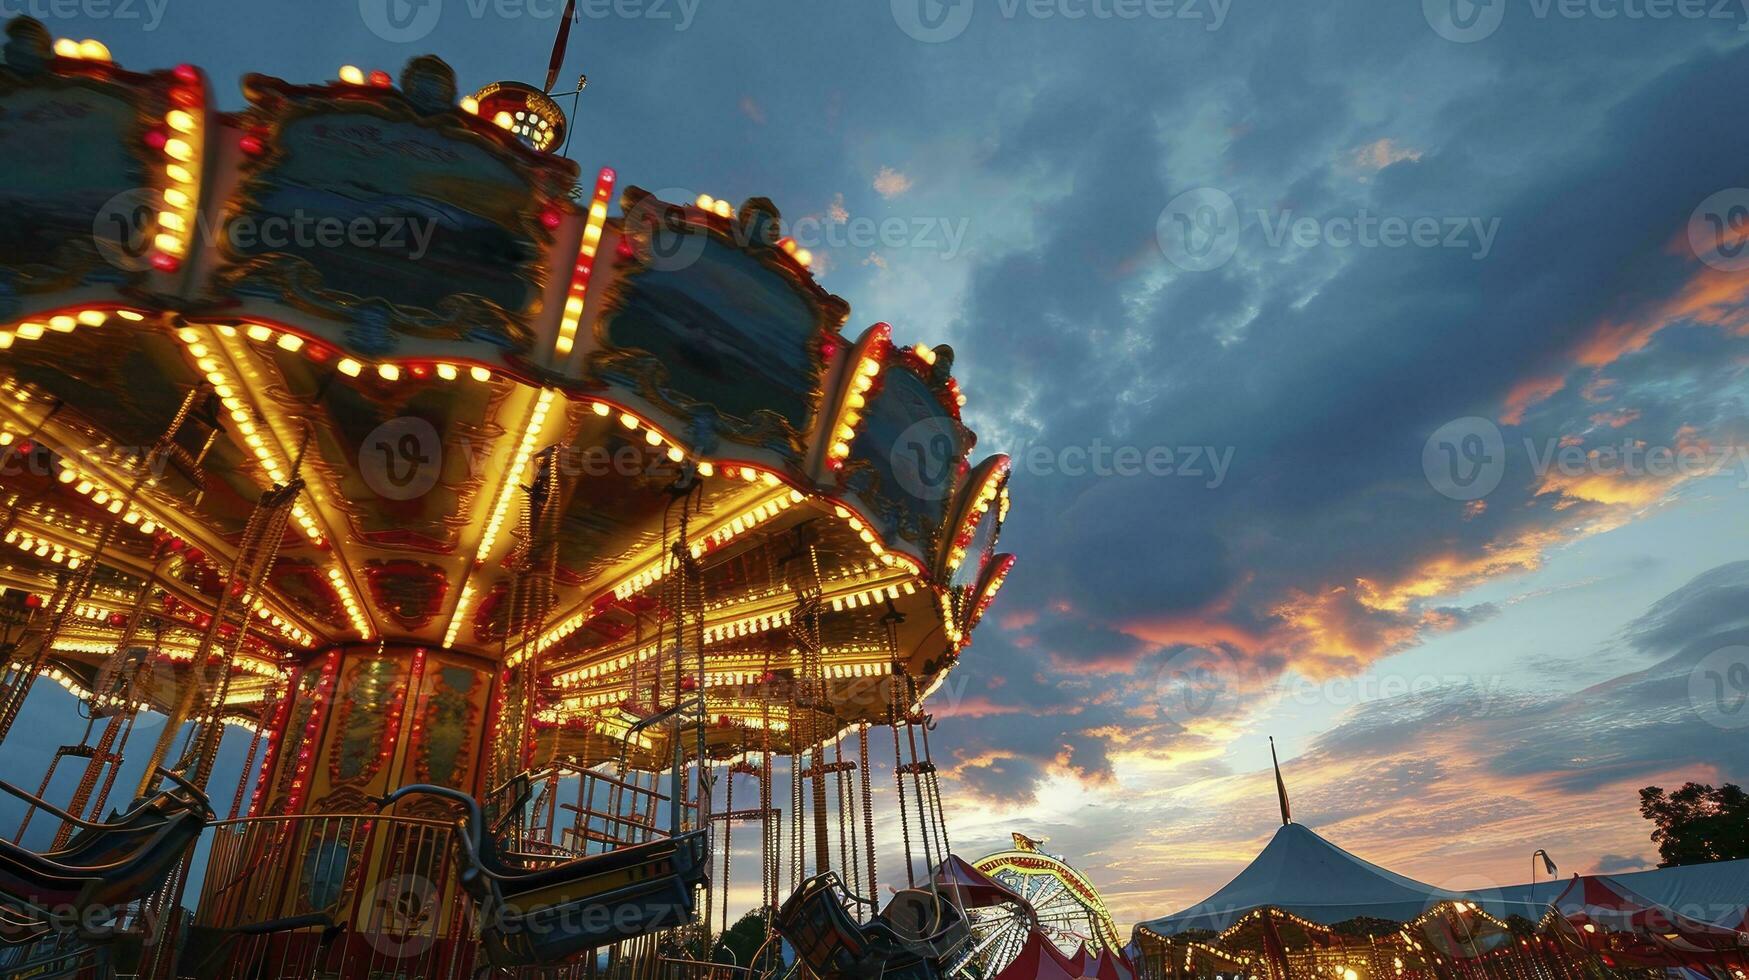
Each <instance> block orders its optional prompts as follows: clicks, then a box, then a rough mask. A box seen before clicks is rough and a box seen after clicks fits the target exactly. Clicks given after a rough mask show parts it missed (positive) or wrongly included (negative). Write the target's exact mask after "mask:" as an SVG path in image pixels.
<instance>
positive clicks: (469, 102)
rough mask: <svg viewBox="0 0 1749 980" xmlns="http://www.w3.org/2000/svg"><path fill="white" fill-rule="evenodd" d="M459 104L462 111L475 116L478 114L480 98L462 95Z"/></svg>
mask: <svg viewBox="0 0 1749 980" xmlns="http://www.w3.org/2000/svg"><path fill="white" fill-rule="evenodd" d="M461 105H462V111H463V112H465V113H467V114H469V115H471V116H477V115H479V114H480V100H479V99H476V98H474V97H473V96H471V95H464V96H462V103H461Z"/></svg>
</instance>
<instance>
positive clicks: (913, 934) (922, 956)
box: [775, 871, 971, 980]
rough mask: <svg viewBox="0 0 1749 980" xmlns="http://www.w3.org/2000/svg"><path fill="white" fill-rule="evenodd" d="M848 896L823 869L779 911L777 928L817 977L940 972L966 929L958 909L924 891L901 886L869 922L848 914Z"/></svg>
mask: <svg viewBox="0 0 1749 980" xmlns="http://www.w3.org/2000/svg"><path fill="white" fill-rule="evenodd" d="M850 900H851V898H850V896H849V893H848V892H847V891H846V890H845V888H844V883H843V880H842V879H840V878H839V877H838V873H837V872H835V871H828V872H826V873H824V874H819V875H815V876H814V877H812V878H809V879H808V880H807V881H804V882H802V887H801V888H799V889H797V890H796V892H795V893H794V894H793V895H791V896H790V897H789V899H788V900H786V901H785V902H784V903H783V906H782V907H781V908H779V909H778V912H777V919H776V923H775V926H776V929H777V931H778V932H779V933H780V934H782V935H783V937H784V938H785V939H787V940H789V943H790V945H792V946H794V947H795V949H796V955H797V956H798V957H800V958H801V960H802V962H804V963H806V964H807V965H808V967H809V969H811V970H813V971H814V972H815V973H817V974H819V975H820V976H822V977H827V978H839V977H843V978H847V980H862V978H878V977H905V978H911V980H927V978H934V977H938V976H940V975H941V963H942V961H944V960H945V959H946V958H947V957H949V956H951V955H952V954H953V953H954V952H956V951H957V950H958V949H959V948H960V947H961V946H962V945H964V943H965V941H966V939H967V938H968V937H969V936H970V934H971V930H970V926H969V925H968V924H967V922H966V918H965V913H964V912H961V911H960V910H959V908H958V907H957V906H955V905H954V904H953V903H952V902H949V901H947V900H946V899H944V898H939V897H938V896H935V895H933V894H931V893H930V892H929V891H927V890H925V889H918V888H912V889H906V890H905V891H902V892H899V893H898V894H897V895H895V896H894V898H893V901H892V902H891V903H889V904H888V905H887V908H886V909H885V910H884V911H882V912H881V914H880V915H878V916H876V917H875V919H874V920H873V921H872V922H867V923H862V922H857V921H856V919H855V917H854V916H852V915H851V914H850V910H849V909H848V908H846V903H847V902H848V901H850ZM856 900H857V901H862V900H861V899H856Z"/></svg>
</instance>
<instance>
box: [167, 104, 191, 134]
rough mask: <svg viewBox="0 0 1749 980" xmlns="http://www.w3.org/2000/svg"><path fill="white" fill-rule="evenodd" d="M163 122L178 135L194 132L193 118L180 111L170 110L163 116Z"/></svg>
mask: <svg viewBox="0 0 1749 980" xmlns="http://www.w3.org/2000/svg"><path fill="white" fill-rule="evenodd" d="M164 122H165V124H166V125H168V126H169V127H170V128H171V129H174V130H176V131H177V132H178V133H192V132H194V125H195V123H194V116H192V115H190V114H189V113H188V112H187V111H185V110H182V109H172V110H170V111H169V112H168V113H167V114H165V116H164Z"/></svg>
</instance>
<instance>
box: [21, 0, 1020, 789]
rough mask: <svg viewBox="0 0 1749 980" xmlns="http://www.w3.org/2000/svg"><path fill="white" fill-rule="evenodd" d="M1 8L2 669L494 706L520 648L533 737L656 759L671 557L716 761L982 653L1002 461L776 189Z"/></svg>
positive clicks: (96, 690) (994, 581)
mask: <svg viewBox="0 0 1749 980" xmlns="http://www.w3.org/2000/svg"><path fill="white" fill-rule="evenodd" d="M7 31H8V40H7V42H6V47H5V52H4V53H5V59H4V60H5V64H4V65H0V152H3V153H4V155H5V157H6V159H7V160H8V161H9V163H10V164H14V166H12V168H11V169H10V170H9V173H8V178H9V179H8V181H7V183H6V186H5V187H4V188H0V202H4V204H5V205H6V208H7V210H8V214H9V215H10V217H11V220H10V221H9V222H8V227H7V229H6V231H5V232H4V233H3V234H0V352H3V353H0V462H5V463H6V466H5V467H4V469H5V472H4V473H0V507H4V508H5V516H6V522H7V524H6V528H5V529H4V530H5V543H6V544H9V545H12V546H14V547H13V548H10V549H8V550H7V553H6V554H5V556H4V557H5V560H4V561H0V621H4V622H7V623H13V622H16V623H27V622H28V623H31V624H33V627H34V628H37V634H36V635H37V636H39V637H46V638H47V639H46V640H44V641H43V642H42V643H40V644H38V646H40V647H41V649H37V648H35V647H32V648H27V649H21V650H15V651H14V652H13V654H12V657H13V659H14V660H17V661H18V662H19V668H20V669H22V670H25V671H28V672H31V673H33V674H35V673H40V674H43V675H45V676H51V677H53V678H55V679H58V680H61V681H62V683H63V684H64V685H66V686H68V687H69V689H71V690H75V691H76V693H80V694H81V695H83V696H86V697H88V699H90V700H92V701H93V702H94V703H99V704H105V705H107V704H110V703H111V702H113V703H116V704H121V703H123V702H124V701H126V702H127V703H128V704H129V705H132V704H134V703H137V704H138V705H141V706H146V707H152V708H156V709H158V710H164V711H169V710H172V709H173V706H175V705H177V704H179V703H180V702H181V701H182V700H184V697H183V692H184V691H185V690H186V689H187V684H188V682H189V679H190V676H191V667H190V665H191V664H195V663H199V664H201V665H203V669H206V665H209V664H216V666H212V667H211V670H212V671H215V672H216V671H219V670H224V671H226V672H228V673H234V674H236V675H237V676H236V679H235V680H234V681H233V682H231V683H229V684H228V685H227V688H226V692H225V698H224V700H223V704H222V705H221V708H220V709H219V710H221V711H222V712H223V714H224V716H225V717H226V718H228V719H232V720H239V721H243V722H246V723H249V724H254V725H258V726H259V725H263V724H265V723H267V722H268V721H269V720H270V718H271V713H270V710H269V707H268V706H269V705H270V704H272V703H273V697H272V695H273V694H274V693H275V692H277V691H280V690H282V689H284V688H285V687H286V686H287V684H288V683H290V682H291V677H292V674H293V672H295V671H296V670H297V669H299V668H300V667H301V666H303V665H307V664H310V663H314V662H316V658H319V657H320V656H322V655H323V652H324V651H338V650H342V649H344V648H355V649H360V650H365V651H378V650H386V651H387V654H385V656H391V657H394V658H398V659H399V660H400V661H405V660H408V659H410V656H411V654H410V653H405V652H406V651H426V652H428V653H430V654H431V656H432V657H433V658H435V659H434V661H433V664H434V666H433V673H434V675H435V673H436V672H439V671H447V672H448V673H447V674H445V676H449V677H452V678H460V677H461V676H462V675H461V674H460V673H457V672H458V671H471V672H473V675H477V676H476V677H475V679H476V680H477V681H478V683H475V682H472V681H470V682H469V683H468V684H467V685H464V686H467V689H468V690H470V691H475V692H483V691H485V690H486V688H487V686H488V682H489V681H490V680H491V679H492V678H493V677H494V676H495V673H496V671H498V670H508V669H512V668H517V667H520V666H521V665H523V664H525V663H527V664H529V665H530V669H529V671H528V673H530V674H531V675H532V677H533V683H535V684H538V685H539V688H540V690H539V698H538V701H539V705H538V710H537V711H536V713H535V717H534V722H535V723H536V724H538V725H541V726H545V727H544V728H543V730H551V731H552V732H554V734H553V735H552V738H553V739H554V740H555V742H556V744H555V747H554V751H556V752H557V753H559V754H562V755H566V756H570V757H573V758H576V759H578V760H581V761H583V762H585V763H589V764H593V763H595V762H599V761H602V760H610V759H620V758H623V757H625V756H626V754H627V752H628V751H629V752H630V753H631V754H632V760H633V761H634V762H639V761H640V760H641V761H642V762H641V763H640V764H642V763H649V764H665V761H666V759H667V758H668V752H667V749H666V748H665V747H664V746H663V745H662V744H661V738H662V735H661V731H660V729H659V727H658V728H654V729H651V730H649V731H648V732H641V731H640V728H639V725H640V723H642V722H644V721H645V720H646V719H648V718H649V717H651V715H652V714H653V713H654V712H655V710H656V708H657V707H658V706H660V705H662V704H665V703H672V702H674V701H675V699H676V694H675V691H673V690H666V689H664V688H663V687H662V685H663V683H665V681H664V680H662V678H666V677H667V674H665V673H663V672H661V671H659V670H658V666H659V665H660V664H661V662H662V657H663V656H664V655H665V651H669V650H671V649H673V648H675V647H676V646H677V644H676V643H675V640H674V637H673V636H672V635H668V637H667V638H666V639H664V633H663V632H662V631H663V629H664V628H667V629H668V633H669V634H672V633H673V632H674V629H675V627H673V626H672V624H673V622H675V620H674V618H673V616H671V615H669V614H670V613H671V612H672V609H671V608H670V607H673V606H676V603H678V602H679V600H674V601H669V599H668V598H665V597H666V596H668V595H669V594H670V593H672V592H673V589H674V588H675V587H674V586H673V585H672V583H673V582H675V581H681V580H685V581H689V582H695V583H696V584H695V585H693V586H688V592H687V595H686V597H685V603H686V604H688V605H689V608H690V606H697V607H698V609H697V616H696V617H694V619H695V620H696V622H697V624H698V627H697V628H698V629H699V632H700V635H698V636H696V637H693V638H691V640H690V641H689V644H688V646H687V649H689V650H692V651H697V650H700V649H703V650H704V653H703V654H702V656H701V657H700V658H699V659H700V660H701V661H702V662H703V664H704V666H703V667H702V669H701V670H700V671H699V676H697V677H695V678H693V682H692V683H693V684H694V686H696V687H700V688H703V689H704V690H703V691H702V692H701V693H702V696H701V698H700V700H701V701H702V702H703V705H704V708H705V713H708V716H709V717H710V719H711V735H710V744H709V746H708V751H709V752H710V753H711V754H713V755H715V756H718V757H728V756H731V755H733V754H735V753H737V752H740V751H742V750H744V749H745V748H746V747H747V745H748V744H751V743H753V742H758V743H759V744H762V745H763V744H765V742H766V741H767V740H768V739H767V734H768V733H770V732H772V731H774V730H775V731H777V732H779V733H780V734H781V733H783V732H802V733H813V732H815V731H817V730H822V729H826V728H832V729H834V730H835V729H836V728H838V727H841V726H844V725H848V724H854V723H857V722H872V721H876V720H879V719H882V718H886V717H889V716H890V715H891V714H892V712H893V710H894V709H893V705H892V703H891V702H892V701H893V700H894V698H893V697H892V696H890V694H889V691H888V688H889V687H893V686H894V685H887V684H883V683H882V681H881V679H882V678H887V677H894V676H902V677H903V678H905V679H906V680H907V681H910V680H915V687H916V689H917V690H918V691H926V690H928V689H929V688H930V686H931V685H933V684H934V683H936V682H938V681H939V679H940V677H941V676H942V675H943V674H944V673H945V672H946V670H947V669H948V668H949V667H950V666H951V665H952V663H953V662H954V661H955V659H956V658H957V657H958V655H959V653H960V651H961V650H962V649H963V648H964V646H965V645H966V644H967V643H968V642H969V641H970V634H971V630H972V628H973V626H974V625H975V624H976V622H977V620H978V619H979V617H980V615H981V614H982V612H983V610H984V608H985V606H987V604H988V602H989V600H990V598H991V597H992V596H993V595H994V593H995V591H996V589H997V588H998V586H999V585H1000V583H1001V580H1002V578H1003V576H1004V575H1005V574H1006V572H1007V570H1008V567H1009V565H1010V564H1011V561H1012V559H1011V557H1010V556H1008V555H1005V554H1001V553H998V552H997V551H996V550H995V549H996V541H997V538H998V534H999V530H1000V524H1001V521H1002V518H1003V515H1004V514H1005V513H1006V511H1007V507H1008V493H1007V474H1008V468H1009V467H1008V461H1007V459H1006V458H1005V457H1001V456H999V455H998V456H989V457H984V458H979V457H977V456H976V455H974V443H975V436H974V434H973V433H972V431H971V430H970V429H969V428H967V427H966V426H965V425H964V424H963V423H962V422H961V420H960V406H961V404H962V402H963V396H962V395H961V393H960V390H959V386H958V383H957V382H956V381H955V380H954V378H953V375H952V367H953V353H952V351H951V350H950V349H949V348H948V347H946V346H945V345H940V346H929V345H927V344H924V343H918V342H916V341H915V338H908V342H906V343H900V341H899V337H898V334H899V333H900V331H898V330H895V329H893V328H891V327H889V326H888V325H887V324H884V323H876V324H872V325H866V326H862V327H852V326H851V323H850V309H849V305H848V304H847V303H845V301H844V300H842V299H841V298H839V297H837V296H834V295H832V294H831V293H829V292H828V291H827V290H825V289H824V288H822V287H821V286H820V284H819V283H818V282H817V281H816V280H815V278H814V275H813V272H812V271H810V268H809V265H810V261H811V256H810V255H809V254H808V252H807V250H806V249H802V248H800V247H799V246H798V245H797V244H796V243H795V242H794V241H793V240H792V239H790V238H788V237H785V236H784V232H783V227H784V226H783V221H782V218H781V216H780V214H779V212H778V210H777V208H776V206H775V205H773V204H772V203H771V202H770V201H769V200H767V199H765V198H751V199H749V200H747V201H746V202H743V203H742V204H740V205H731V204H730V203H729V202H727V201H723V200H718V199H715V198H712V197H709V196H701V197H699V198H697V199H695V200H687V201H672V202H669V201H661V200H658V199H657V198H656V197H655V196H653V195H651V194H649V193H648V192H645V191H642V190H639V189H637V188H635V187H630V186H626V185H623V184H622V183H621V182H620V181H619V180H618V179H617V177H616V175H615V173H614V172H613V171H611V170H603V171H601V172H600V173H598V174H594V175H588V176H585V175H583V174H580V173H579V172H578V169H577V167H576V165H575V164H573V163H572V162H570V161H569V160H567V159H564V158H562V157H558V156H554V155H550V154H546V153H542V152H539V150H540V148H541V147H542V146H546V145H549V144H551V143H554V142H556V141H557V139H558V137H557V135H556V130H554V129H553V126H552V124H550V123H548V122H546V121H545V116H544V115H542V113H540V112H536V113H535V115H534V116H533V117H530V116H529V114H528V112H529V111H530V110H533V109H539V108H540V107H539V106H537V105H534V102H535V101H538V100H534V99H532V98H531V97H530V96H529V91H530V90H527V87H526V86H523V87H521V88H516V87H515V86H512V85H507V84H501V85H497V86H488V87H487V88H486V89H483V90H481V92H480V93H479V95H478V96H476V97H468V98H460V99H458V98H457V95H458V89H457V87H456V80H455V77H454V73H453V72H452V71H451V70H450V69H449V67H448V66H447V65H445V64H443V63H442V62H441V61H439V60H437V59H436V58H432V57H420V58H415V59H413V60H412V61H410V62H409V63H408V65H407V67H406V69H405V70H404V71H403V72H402V74H401V75H400V78H399V84H398V85H397V84H396V80H395V79H394V78H392V77H391V76H390V75H389V74H388V73H387V72H385V71H375V72H371V73H369V74H368V75H366V74H365V73H363V72H361V71H360V70H359V69H357V68H348V69H344V70H342V72H341V77H340V78H339V79H338V80H329V81H323V82H319V83H315V84H298V83H293V82H288V81H282V80H279V79H275V78H269V77H266V76H261V75H251V76H248V77H247V78H245V79H244V80H243V92H244V96H245V100H246V105H245V107H244V108H243V109H242V110H241V111H238V112H221V111H219V110H218V109H217V108H216V106H215V104H214V102H215V99H214V96H213V93H212V88H211V85H210V84H209V82H208V79H207V78H206V76H205V75H204V74H203V73H202V72H201V71H200V70H199V69H197V68H195V67H193V66H189V65H182V66H177V67H175V68H172V69H166V70H158V71H150V72H133V71H128V70H125V69H123V68H121V67H119V66H117V65H115V64H113V63H112V62H110V61H109V60H108V59H107V57H95V56H93V57H91V58H82V57H81V58H74V57H64V56H61V55H58V54H56V53H55V52H54V51H53V50H52V49H51V47H50V41H49V35H48V32H47V30H46V28H44V27H43V26H42V25H41V24H38V23H36V22H34V21H30V20H29V19H28V18H18V19H16V20H14V21H12V22H11V23H10V24H9V25H8V28H7ZM506 93H511V94H514V95H517V96H518V97H519V98H523V99H524V100H525V101H527V102H528V103H529V105H528V106H526V107H524V108H518V109H516V111H515V112H512V111H511V107H509V106H508V105H505V104H503V100H504V99H506V98H509V97H510V96H508V95H506ZM534 94H535V95H538V93H534ZM541 98H542V99H544V96H543V97H541ZM547 114H548V115H550V114H551V113H550V112H549V113H547ZM531 119H532V120H533V121H532V122H531ZM616 212H617V213H616ZM263 515H265V516H263ZM252 522H253V523H252ZM683 568H695V571H696V578H694V575H693V573H692V572H688V573H687V574H686V575H680V574H678V573H679V571H680V570H681V569H683ZM63 586H64V589H63ZM63 592H64V593H65V595H63ZM66 595H70V596H73V599H70V600H69V599H66V598H65V596H66ZM45 597H46V599H45ZM39 607H40V608H41V609H42V613H41V614H40V615H39V614H37V613H36V610H37V609H38V608H39ZM32 616H35V617H36V618H35V619H34V620H33V619H32V618H31V617H32ZM44 622H52V624H53V626H52V628H48V627H43V623H44ZM799 633H805V634H806V636H800V637H799V636H798V634H799ZM0 645H3V644H0ZM130 658H131V659H130ZM141 665H145V666H149V667H150V668H151V669H150V670H147V669H144V668H143V667H142V666H141ZM0 666H5V664H4V663H3V662H0ZM668 673H672V671H671V670H670V671H668ZM123 674H126V675H129V676H133V677H135V678H136V680H135V682H134V683H133V684H132V686H131V687H130V688H128V689H127V690H125V691H124V690H123V689H122V687H121V686H119V685H118V684H117V683H114V682H113V679H114V678H115V677H117V676H121V675H123ZM314 676H315V675H314V673H311V674H309V677H310V678H311V679H310V683H312V684H313V683H315V681H314ZM669 680H672V679H671V678H669ZM338 683H340V684H341V685H342V686H343V687H344V688H346V689H351V688H352V687H354V686H355V685H353V684H352V682H351V680H350V679H344V680H342V681H340V682H338ZM457 683H460V681H457ZM452 686H453V685H452ZM673 686H675V685H674V684H669V687H673ZM392 687H394V685H393V684H388V685H384V689H385V690H386V689H389V688H392ZM786 689H790V690H793V691H794V692H795V693H794V694H793V696H785V695H783V694H781V693H780V692H782V691H784V690H786ZM907 690H908V688H907ZM809 691H812V692H813V693H807V692H809ZM484 696H485V695H484V694H480V698H484ZM900 700H905V701H910V700H911V698H910V695H909V694H908V693H907V694H904V695H903V696H901V697H900ZM774 701H775V702H777V707H778V711H777V712H776V714H775V715H774V714H772V712H771V711H770V710H769V708H770V706H771V704H772V703H773V702H774ZM476 702H477V703H474V704H472V705H471V707H470V708H469V710H470V711H473V712H475V713H479V712H481V711H483V710H485V703H484V701H483V700H479V698H477V699H476ZM797 705H801V707H799V708H798V707H797ZM901 707H902V708H903V707H907V706H906V705H901ZM792 708H793V709H795V712H796V713H795V716H794V717H792V716H791V714H790V713H789V709H792ZM457 710H458V711H459V710H461V709H459V708H458V709H457ZM3 713H4V712H0V714H3Z"/></svg>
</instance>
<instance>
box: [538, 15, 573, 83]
mask: <svg viewBox="0 0 1749 980" xmlns="http://www.w3.org/2000/svg"><path fill="white" fill-rule="evenodd" d="M576 16H577V0H565V13H564V14H563V15H562V16H560V17H559V36H558V37H556V38H554V39H553V56H552V58H551V59H550V60H549V61H548V62H547V84H546V87H545V88H543V89H541V91H542V92H547V93H551V92H552V90H553V85H554V83H556V82H557V81H558V80H559V69H561V68H563V67H564V66H565V47H566V45H568V44H570V43H571V21H573V20H575V19H576Z"/></svg>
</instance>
